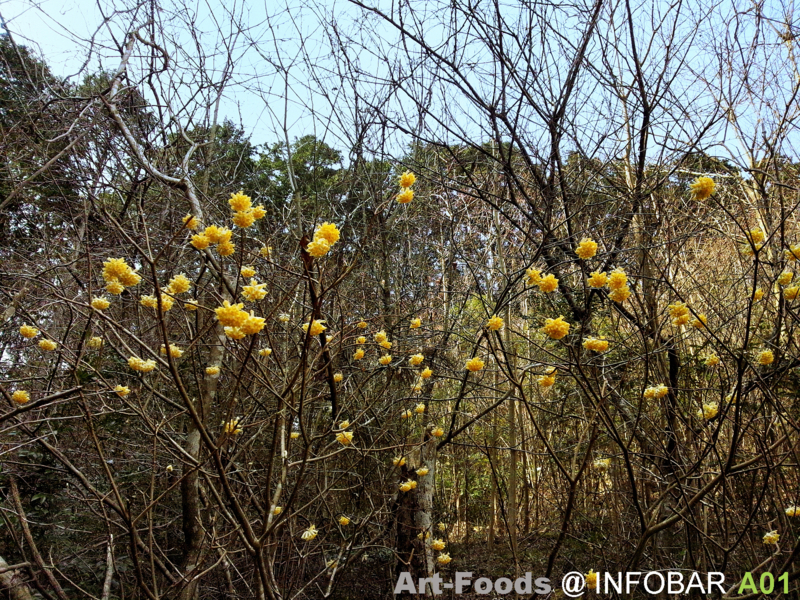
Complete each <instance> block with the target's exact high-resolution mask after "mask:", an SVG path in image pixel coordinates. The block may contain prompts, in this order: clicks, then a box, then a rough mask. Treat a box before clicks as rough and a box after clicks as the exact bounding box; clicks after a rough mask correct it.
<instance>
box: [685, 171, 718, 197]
mask: <svg viewBox="0 0 800 600" xmlns="http://www.w3.org/2000/svg"><path fill="white" fill-rule="evenodd" d="M689 188H691V190H692V195H693V196H694V199H695V200H698V201H702V200H705V199H707V198H708V197H709V196H711V194H713V193H714V190H716V189H717V184H716V183H714V180H713V179H711V177H698V178H697V179H695V180H694V181H693V182H692V183H691V184H690V185H689Z"/></svg>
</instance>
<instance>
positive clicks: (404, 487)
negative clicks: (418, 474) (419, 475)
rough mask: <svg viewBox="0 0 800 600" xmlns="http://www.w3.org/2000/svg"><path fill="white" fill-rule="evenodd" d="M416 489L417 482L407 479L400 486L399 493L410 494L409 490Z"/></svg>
mask: <svg viewBox="0 0 800 600" xmlns="http://www.w3.org/2000/svg"><path fill="white" fill-rule="evenodd" d="M416 487H417V482H416V481H414V480H412V479H407V480H406V481H404V482H403V483H401V484H400V491H401V492H410V491H411V490H413V489H415V488H416Z"/></svg>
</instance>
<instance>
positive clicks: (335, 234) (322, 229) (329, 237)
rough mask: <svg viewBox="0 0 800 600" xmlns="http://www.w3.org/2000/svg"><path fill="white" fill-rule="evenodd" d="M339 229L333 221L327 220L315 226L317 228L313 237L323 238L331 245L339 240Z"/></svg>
mask: <svg viewBox="0 0 800 600" xmlns="http://www.w3.org/2000/svg"><path fill="white" fill-rule="evenodd" d="M340 235H341V234H340V233H339V229H338V228H337V227H336V225H334V224H333V223H328V222H327V221H326V222H325V223H323V224H322V225H320V226H319V227H317V230H316V231H315V232H314V239H315V240H318V239H323V240H325V241H326V242H328V244H329V245H331V246H333V245H334V244H335V243H336V242H338V241H339V237H340Z"/></svg>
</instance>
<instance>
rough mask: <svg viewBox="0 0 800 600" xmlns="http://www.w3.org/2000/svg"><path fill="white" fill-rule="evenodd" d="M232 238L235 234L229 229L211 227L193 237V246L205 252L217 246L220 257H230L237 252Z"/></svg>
mask: <svg viewBox="0 0 800 600" xmlns="http://www.w3.org/2000/svg"><path fill="white" fill-rule="evenodd" d="M231 237H233V232H232V231H231V230H230V229H228V228H227V227H218V226H217V225H209V226H208V227H206V229H205V231H203V233H198V234H196V235H193V236H192V241H191V244H192V246H194V247H195V248H197V249H198V250H205V249H206V248H208V247H209V246H211V245H212V244H216V245H217V252H219V255H220V256H230V255H231V254H233V253H234V252H235V251H236V245H235V244H234V243H233V242H232V241H231Z"/></svg>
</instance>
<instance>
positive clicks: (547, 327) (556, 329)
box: [541, 317, 569, 340]
mask: <svg viewBox="0 0 800 600" xmlns="http://www.w3.org/2000/svg"><path fill="white" fill-rule="evenodd" d="M541 331H543V332H544V333H546V334H547V335H549V336H550V337H551V338H552V339H554V340H560V339H561V338H563V337H564V336H566V335H567V334H568V333H569V323H567V322H566V321H565V320H564V317H558V318H557V319H545V321H544V327H542V328H541Z"/></svg>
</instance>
